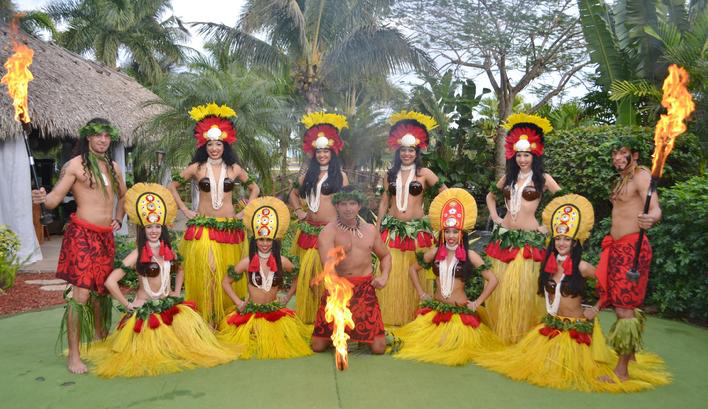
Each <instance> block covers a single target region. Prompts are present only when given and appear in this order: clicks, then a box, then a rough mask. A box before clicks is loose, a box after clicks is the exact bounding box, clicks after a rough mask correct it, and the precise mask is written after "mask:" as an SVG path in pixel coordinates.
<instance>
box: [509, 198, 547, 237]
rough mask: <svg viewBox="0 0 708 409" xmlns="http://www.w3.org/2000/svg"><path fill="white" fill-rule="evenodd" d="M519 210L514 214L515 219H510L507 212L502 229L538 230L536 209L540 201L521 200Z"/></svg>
mask: <svg viewBox="0 0 708 409" xmlns="http://www.w3.org/2000/svg"><path fill="white" fill-rule="evenodd" d="M522 200H523V202H522V203H521V209H519V213H517V214H516V219H512V217H511V212H509V211H507V212H506V216H504V219H503V220H502V227H505V228H507V229H509V230H527V231H534V230H537V229H538V226H539V224H538V220H536V209H537V208H538V204H539V203H541V200H540V199H539V200H533V201H530V202H529V201H526V200H525V199H522Z"/></svg>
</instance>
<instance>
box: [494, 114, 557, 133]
mask: <svg viewBox="0 0 708 409" xmlns="http://www.w3.org/2000/svg"><path fill="white" fill-rule="evenodd" d="M517 124H534V125H536V126H537V127H539V128H541V130H542V131H543V134H544V135H545V134H547V133H549V132H551V131H552V130H553V125H551V122H550V121H549V120H548V119H546V118H543V117H540V116H538V115H528V114H514V115H510V116H509V118H507V119H506V122H505V123H504V124H503V125H502V126H503V127H504V129H506V130H509V129H511V128H513V127H514V125H517Z"/></svg>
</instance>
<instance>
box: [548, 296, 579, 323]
mask: <svg viewBox="0 0 708 409" xmlns="http://www.w3.org/2000/svg"><path fill="white" fill-rule="evenodd" d="M549 300H550V302H553V294H549ZM557 315H560V316H561V317H568V318H584V317H585V316H584V315H583V305H582V298H581V297H561V302H560V305H559V306H558V314H557Z"/></svg>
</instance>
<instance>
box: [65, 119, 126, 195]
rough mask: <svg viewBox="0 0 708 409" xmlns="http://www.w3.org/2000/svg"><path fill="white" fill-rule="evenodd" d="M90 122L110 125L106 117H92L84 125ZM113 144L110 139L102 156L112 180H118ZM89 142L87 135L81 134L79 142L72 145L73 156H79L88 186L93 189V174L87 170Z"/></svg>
mask: <svg viewBox="0 0 708 409" xmlns="http://www.w3.org/2000/svg"><path fill="white" fill-rule="evenodd" d="M92 124H99V125H109V126H112V125H111V122H110V121H109V120H107V119H104V118H93V119H91V120H90V121H88V122H87V123H86V125H92ZM114 145H115V142H113V141H111V144H110V145H109V146H108V150H107V151H106V152H105V153H104V156H105V157H106V167H107V168H108V171H109V172H111V177H112V178H113V180H116V181H117V180H118V175H116V170H115V169H114V168H113V146H114ZM89 152H91V151H90V150H89V142H88V136H82V137H79V142H77V144H76V146H74V152H73V155H74V156H81V166H82V167H83V168H84V177H85V178H86V179H88V182H89V187H90V188H91V189H93V186H94V183H96V182H95V181H94V180H93V174H92V173H91V171H90V170H89V167H90V166H91V165H90V164H89Z"/></svg>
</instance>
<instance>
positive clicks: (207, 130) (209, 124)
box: [194, 115, 236, 148]
mask: <svg viewBox="0 0 708 409" xmlns="http://www.w3.org/2000/svg"><path fill="white" fill-rule="evenodd" d="M194 139H196V140H197V148H200V147H202V145H204V144H205V143H207V142H209V141H221V142H225V143H229V144H230V143H234V142H236V131H235V130H234V127H233V124H232V123H231V121H229V120H228V119H224V118H219V117H218V116H213V115H212V116H208V117H206V118H204V119H202V120H201V121H199V122H197V125H196V126H195V127H194Z"/></svg>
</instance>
